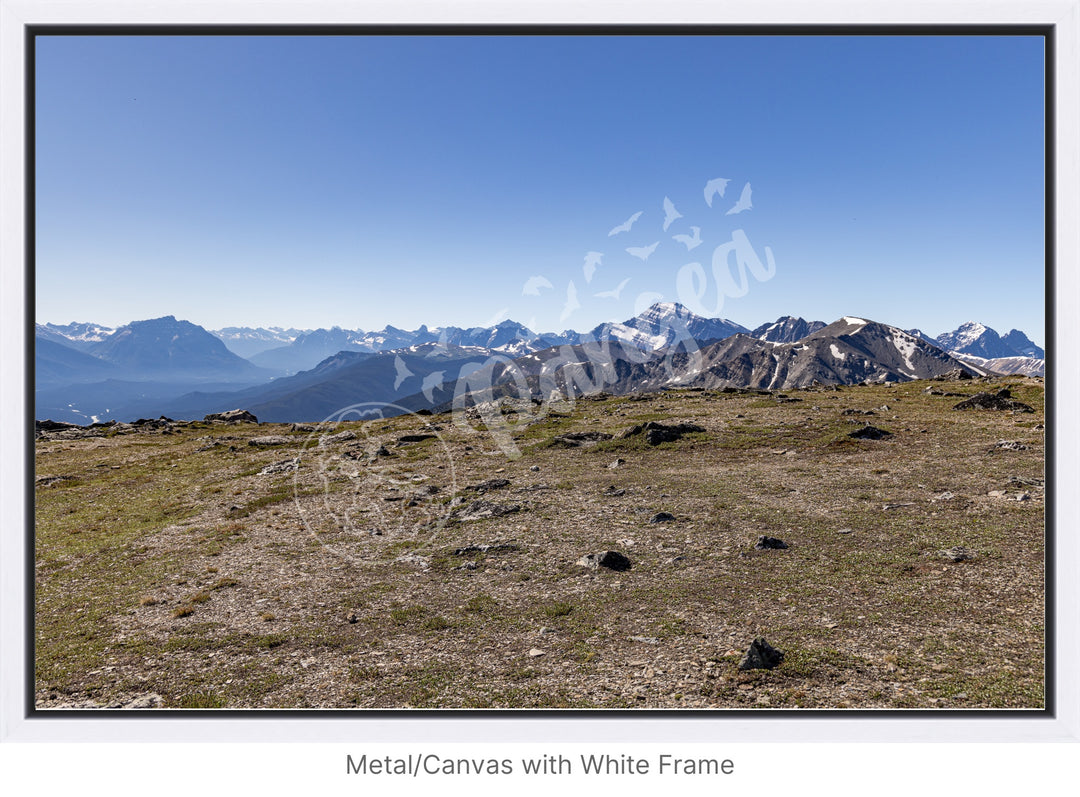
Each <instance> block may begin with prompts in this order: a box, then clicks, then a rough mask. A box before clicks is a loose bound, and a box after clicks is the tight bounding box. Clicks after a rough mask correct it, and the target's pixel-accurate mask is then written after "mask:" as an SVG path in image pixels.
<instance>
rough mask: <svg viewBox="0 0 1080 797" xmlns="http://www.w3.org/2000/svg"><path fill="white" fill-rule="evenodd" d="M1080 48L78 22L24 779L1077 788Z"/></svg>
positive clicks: (1014, 31)
mask: <svg viewBox="0 0 1080 797" xmlns="http://www.w3.org/2000/svg"><path fill="white" fill-rule="evenodd" d="M182 5H183V4H177V6H182ZM1058 5H1059V6H1060V8H1057V6H1054V4H1050V6H1048V8H1049V7H1051V6H1052V7H1054V9H1056V10H1055V11H1054V12H1053V13H1051V12H1050V11H1046V12H1045V13H1046V16H1037V15H1032V14H1029V13H1027V12H1026V11H1021V10H1018V11H1017V12H1016V13H1015V14H1014V15H1012V16H1008V17H1006V18H989V17H988V16H987V15H988V14H990V13H991V12H990V11H988V10H987V9H984V8H981V7H980V6H979V4H973V5H972V8H971V11H972V13H971V19H968V20H960V21H958V20H955V19H951V18H950V19H945V18H934V17H935V14H934V13H933V12H932V11H929V12H927V16H926V18H923V19H908V18H904V17H903V16H902V15H901V14H900V12H894V11H893V10H891V9H890V8H889V6H888V5H886V4H878V3H874V4H871V6H872V8H873V9H874V11H875V13H876V14H878V15H880V19H869V20H866V19H863V18H862V17H861V13H860V19H859V21H858V24H856V22H855V20H854V19H853V18H851V19H849V18H845V17H844V14H845V13H846V14H847V15H848V16H851V14H853V10H852V8H851V7H846V10H845V7H841V6H836V7H835V8H834V7H832V6H829V5H823V6H822V9H821V10H822V16H821V18H820V19H817V20H813V19H807V18H805V16H803V15H802V14H801V12H797V11H789V12H788V13H786V14H785V13H784V10H783V9H779V7H778V9H779V11H778V13H777V14H776V15H775V17H774V16H771V15H770V16H769V17H768V18H754V19H748V18H745V17H744V16H742V14H743V13H745V12H739V11H737V10H734V9H730V8H729V9H726V12H727V15H725V13H723V10H722V9H723V7H722V6H721V7H718V10H717V12H716V13H715V14H705V15H704V16H702V14H698V15H697V16H693V18H686V19H684V18H683V17H678V18H677V19H663V18H662V16H663V14H662V12H661V10H657V9H653V10H648V11H642V10H641V9H637V13H635V14H630V13H629V12H627V13H628V15H627V16H624V17H622V18H614V17H613V18H605V19H595V20H594V19H588V20H583V21H582V22H580V23H579V22H577V21H571V20H569V19H560V18H559V17H558V12H557V9H555V8H552V9H549V10H548V11H547V14H548V15H547V16H545V14H544V12H540V16H539V17H535V16H534V17H529V18H528V19H527V20H521V19H515V18H513V16H512V15H506V16H504V14H503V13H502V12H491V14H489V15H488V16H484V15H483V14H481V15H480V16H479V17H478V16H477V13H478V12H475V11H471V10H470V11H468V12H462V13H461V14H460V15H458V16H454V15H452V14H451V13H450V12H449V11H444V12H441V14H440V15H437V16H431V15H430V14H418V15H417V16H415V17H410V18H407V19H403V18H401V17H400V16H397V17H394V16H391V17H387V16H386V15H385V13H384V12H383V11H381V10H379V9H366V11H365V9H364V8H363V6H361V8H360V9H353V10H351V11H346V12H342V13H344V14H345V17H344V18H340V19H339V18H320V17H318V16H317V14H318V7H317V6H316V7H315V14H316V16H315V17H309V16H308V13H309V12H308V11H307V10H306V9H305V10H304V11H303V12H302V13H301V12H299V11H297V12H296V13H292V12H287V13H284V16H282V17H278V16H275V14H278V13H279V12H276V11H274V12H271V11H265V12H264V10H262V9H260V10H258V14H259V15H262V14H264V13H265V14H266V18H262V16H245V14H246V13H247V12H248V11H250V9H247V8H245V7H244V6H242V5H240V4H224V5H223V6H222V9H221V10H220V11H214V12H207V18H206V19H200V20H198V21H197V23H198V24H191V23H192V21H193V20H191V19H190V18H188V17H186V16H183V14H182V13H181V14H180V15H179V16H177V15H175V11H174V13H172V14H171V13H170V9H171V8H172V4H162V7H163V11H162V15H161V17H160V18H157V17H154V15H152V14H151V15H150V16H148V17H145V18H144V17H142V16H139V17H137V18H130V17H127V18H121V17H118V16H117V15H116V14H115V13H113V12H112V11H111V10H110V9H108V8H107V7H106V6H102V8H101V11H100V13H94V12H93V11H90V12H88V13H86V14H85V15H83V16H77V17H75V18H69V19H56V18H55V17H54V14H55V13H56V10H55V9H50V8H49V7H48V6H47V5H44V4H43V5H42V6H40V7H39V6H37V5H35V4H30V6H29V8H30V9H31V12H30V13H29V16H28V17H26V18H25V19H20V20H18V21H17V22H13V21H11V20H10V19H9V21H7V22H6V23H5V28H4V32H3V34H4V36H5V38H4V41H5V43H11V42H14V43H15V45H16V46H17V51H16V52H17V53H21V55H22V57H23V64H22V67H23V68H22V69H16V68H15V67H16V66H18V65H17V64H15V65H13V64H12V63H11V61H14V60H16V59H15V57H14V55H13V54H12V52H11V51H10V49H9V53H8V55H7V56H6V57H7V58H8V59H9V62H6V64H5V75H4V90H5V92H6V97H7V99H6V102H5V105H4V111H5V117H6V118H5V122H4V124H5V132H7V131H11V130H14V131H15V132H16V134H17V135H16V140H21V141H22V143H23V145H24V148H23V149H21V150H20V149H19V148H18V147H15V148H14V150H13V149H12V147H11V141H12V138H11V136H9V137H8V145H7V147H6V148H5V151H4V153H3V156H4V159H5V160H4V169H5V172H4V174H5V194H4V196H5V199H10V198H11V197H14V200H15V201H16V203H17V204H18V205H20V206H21V211H22V212H21V213H14V212H11V207H12V204H11V203H10V202H9V203H8V205H7V207H8V209H9V210H8V211H5V214H4V219H3V223H4V229H5V237H6V238H7V240H6V241H5V249H4V254H5V265H4V277H5V280H6V281H7V282H8V284H10V285H13V286H18V287H19V288H20V290H18V291H14V292H5V299H4V302H5V320H4V333H5V361H6V362H5V365H4V368H5V371H4V375H5V380H4V395H5V405H4V406H5V412H4V417H5V419H6V420H7V421H8V424H7V426H8V428H9V429H17V430H21V436H20V435H15V434H13V435H6V436H5V438H4V447H5V448H4V458H3V462H4V467H5V477H4V480H3V489H4V495H5V498H4V505H5V513H10V515H9V514H5V524H4V528H5V538H4V545H5V549H4V551H5V555H4V557H3V559H4V568H5V573H7V574H8V575H9V576H10V578H9V581H8V583H9V584H12V583H16V582H13V581H11V580H10V579H12V578H13V579H16V581H17V582H18V583H21V584H22V585H23V591H22V595H23V596H24V598H25V606H24V607H23V608H24V612H23V614H22V615H21V616H19V615H18V614H17V613H16V612H14V611H13V610H11V606H10V605H8V606H7V608H5V623H6V625H5V637H4V640H5V646H6V645H7V644H8V643H11V642H13V641H15V642H17V643H18V644H19V645H21V646H22V648H21V649H23V650H25V654H26V655H25V656H24V660H23V662H22V671H21V672H20V673H18V675H21V679H20V678H18V677H14V676H13V672H15V671H13V670H12V669H11V666H10V665H9V667H8V675H7V676H6V677H7V678H8V679H11V678H13V677H14V680H13V681H9V682H8V683H6V684H5V687H6V688H7V689H8V694H11V693H12V690H15V691H20V690H21V692H22V694H23V701H22V703H21V704H20V705H14V704H13V703H12V702H11V701H10V700H7V701H6V702H5V712H7V715H8V716H9V717H10V718H11V719H10V720H9V727H11V728H18V729H20V730H18V731H16V733H17V734H19V733H21V734H29V735H31V736H33V735H36V734H44V735H46V736H48V735H49V734H50V733H52V732H54V731H50V727H51V728H53V729H57V728H66V729H72V730H70V732H71V733H74V735H75V736H76V737H78V736H79V735H80V734H82V733H84V732H85V729H87V728H102V729H106V730H104V731H103V732H104V733H106V734H115V735H116V737H117V738H120V739H122V738H124V737H125V736H126V735H128V734H129V729H131V728H133V727H136V728H139V729H140V730H139V731H138V732H137V733H138V734H139V735H141V734H143V733H148V734H151V735H153V734H157V733H163V734H165V735H167V736H173V737H179V738H180V739H183V738H184V736H185V734H186V733H188V732H189V731H190V730H191V729H192V728H194V727H198V728H200V729H210V730H209V731H208V732H209V733H211V734H214V733H217V732H219V731H217V730H214V729H215V728H217V729H223V730H220V732H221V733H225V734H227V733H229V731H228V730H227V729H228V727H229V724H230V723H232V722H245V723H248V724H247V725H246V726H245V727H246V728H248V729H249V730H248V731H245V733H248V732H250V733H251V734H252V737H251V738H252V740H258V739H259V738H260V735H261V734H264V733H266V732H268V731H267V730H266V729H267V727H268V726H267V724H266V723H264V722H260V721H262V720H273V721H274V722H275V723H276V722H279V721H280V722H283V723H285V726H284V727H288V728H305V729H316V732H323V733H325V734H327V736H326V738H335V735H336V734H339V733H340V728H341V727H342V725H341V721H342V720H343V719H344V720H346V721H347V722H348V728H349V731H348V733H349V734H351V735H352V736H353V737H355V736H357V735H358V734H359V735H363V734H367V733H371V732H375V731H374V729H375V728H376V727H378V728H379V730H378V733H379V736H380V738H381V739H383V740H386V741H400V740H404V739H409V738H417V735H419V736H426V737H427V738H433V739H438V738H444V737H445V736H446V734H447V733H448V732H450V733H451V734H459V733H460V734H463V735H464V737H468V736H470V735H471V736H474V737H476V738H481V737H490V736H491V735H492V734H496V735H498V734H501V733H504V732H506V729H526V730H524V731H523V732H524V733H525V735H526V736H528V735H529V734H533V733H535V734H537V735H538V736H537V737H535V738H548V739H550V740H558V739H578V740H589V739H600V738H603V735H602V734H603V732H602V730H601V728H602V727H608V725H605V723H606V724H610V723H612V722H615V723H618V724H620V726H621V727H624V728H626V729H627V733H628V734H629V735H630V737H631V738H635V739H638V740H639V741H643V742H644V741H648V740H649V734H650V733H651V732H653V731H654V730H655V728H657V727H660V726H659V723H662V724H663V726H664V727H666V728H669V729H671V730H670V731H669V732H670V733H671V734H673V736H672V738H682V739H684V740H687V741H689V740H691V739H701V738H702V736H703V735H704V737H707V738H711V739H722V738H731V735H732V734H733V733H738V734H740V735H741V738H746V739H749V740H760V739H765V738H776V736H777V734H779V735H780V736H781V737H783V738H789V739H795V740H797V739H800V738H804V737H805V736H806V734H807V733H808V732H811V730H810V729H813V730H812V733H814V734H824V736H825V737H829V736H830V735H832V736H833V738H835V739H836V740H840V741H847V740H855V738H867V737H873V738H876V739H877V740H896V739H898V738H903V737H904V736H905V735H907V734H915V735H919V736H920V737H921V738H927V737H930V738H933V737H935V735H936V737H938V738H948V737H950V736H954V735H955V733H956V731H955V729H956V728H958V727H961V726H962V727H963V728H965V729H966V730H965V733H968V734H969V739H970V740H971V741H978V740H981V739H983V738H987V739H999V740H1000V739H1003V738H1014V737H1017V736H1021V735H1031V734H1035V735H1038V734H1040V733H1042V734H1045V735H1046V736H1048V737H1053V736H1062V735H1064V736H1068V735H1069V733H1072V734H1073V738H1075V731H1076V728H1075V717H1073V724H1072V726H1071V730H1070V729H1069V728H1070V726H1068V722H1067V716H1069V709H1068V708H1067V707H1068V706H1070V705H1072V703H1073V701H1075V697H1076V690H1075V675H1074V674H1070V673H1069V672H1068V671H1067V668H1066V667H1063V666H1062V658H1061V656H1062V655H1063V654H1064V652H1065V651H1067V650H1072V649H1073V648H1075V627H1071V626H1070V627H1068V628H1066V627H1065V625H1064V624H1063V623H1062V620H1063V615H1062V612H1064V611H1066V610H1067V609H1069V608H1070V607H1074V606H1075V602H1073V603H1071V604H1070V603H1069V602H1068V601H1063V600H1062V596H1063V595H1065V594H1066V593H1063V592H1062V590H1072V591H1073V592H1072V593H1069V594H1073V595H1075V586H1074V585H1072V584H1065V583H1063V579H1062V575H1063V574H1064V571H1063V569H1062V568H1063V566H1065V565H1070V564H1071V565H1072V566H1075V542H1074V541H1073V540H1072V535H1071V534H1070V532H1071V531H1073V530H1075V506H1074V505H1075V499H1074V497H1073V496H1071V495H1069V494H1068V490H1067V489H1064V490H1063V489H1062V487H1063V485H1066V484H1069V483H1072V482H1070V481H1069V478H1070V475H1069V474H1072V476H1073V477H1074V476H1075V461H1074V460H1073V456H1074V455H1075V453H1076V452H1075V450H1073V449H1070V448H1069V445H1070V443H1069V440H1070V438H1069V437H1068V432H1069V429H1072V430H1073V431H1074V432H1075V421H1074V420H1072V419H1070V418H1069V417H1068V416H1069V415H1070V413H1069V411H1068V407H1067V406H1066V405H1065V404H1063V401H1065V402H1068V401H1069V396H1070V395H1073V394H1072V393H1070V391H1071V390H1073V389H1075V388H1076V385H1075V381H1076V379H1075V369H1074V368H1073V369H1070V364H1071V363H1073V360H1072V358H1073V357H1074V354H1073V352H1074V348H1073V347H1074V346H1075V345H1077V341H1076V335H1075V331H1074V330H1072V329H1071V327H1070V325H1069V320H1070V318H1071V312H1070V311H1071V310H1072V309H1073V308H1072V307H1071V305H1070V303H1069V302H1068V299H1069V298H1070V297H1071V298H1073V299H1075V273H1076V271H1075V268H1072V269H1069V268H1068V266H1075V265H1076V255H1077V253H1076V240H1075V235H1072V237H1069V235H1068V233H1067V231H1066V230H1065V229H1064V228H1065V227H1067V226H1068V225H1067V223H1066V222H1065V219H1069V218H1075V211H1076V210H1077V207H1076V199H1077V187H1076V174H1075V155H1076V103H1075V96H1072V97H1071V98H1070V99H1068V100H1066V101H1064V102H1063V101H1062V96H1063V92H1065V91H1066V89H1067V88H1068V87H1069V86H1071V87H1072V88H1073V89H1075V88H1076V82H1077V81H1076V74H1075V67H1076V39H1075V34H1076V30H1075V16H1074V17H1069V16H1068V15H1069V14H1072V15H1075V14H1076V11H1077V8H1076V5H1075V3H1069V2H1062V3H1060V4H1058ZM861 8H862V6H860V9H861ZM18 10H19V9H17V11H18ZM5 11H6V12H10V11H11V9H10V8H5ZM386 13H389V12H386ZM665 13H666V12H665ZM1055 14H1060V16H1055ZM237 15H239V17H243V18H239V17H238V16H237ZM492 15H493V16H492ZM698 16H701V17H702V18H698ZM151 17H154V18H151ZM1061 19H1073V22H1072V24H1071V27H1069V26H1065V27H1063V26H1062V24H1061V23H1060V22H1059V20H1061ZM178 23H184V24H178ZM811 23H817V24H811ZM13 109H14V110H16V111H18V113H17V115H15V116H13V115H12V113H11V111H12V110H13ZM1069 164H1071V167H1070V166H1069ZM19 166H21V170H20V168H19ZM1070 168H1071V171H1070V170H1069V169H1070ZM1063 169H1064V170H1063ZM18 174H21V175H22V176H23V177H24V180H23V182H22V184H23V185H24V186H25V194H22V195H21V194H20V192H19V190H18V189H15V190H14V192H13V191H12V190H11V189H10V185H11V184H14V185H18V184H19V182H18V181H14V183H13V180H14V177H15V176H16V175H18ZM1069 213H1072V215H1071V216H1070V215H1068V214H1069ZM12 232H13V233H14V234H13V235H11V234H9V233H12ZM20 242H21V243H20ZM1070 280H1071V282H1070ZM1070 285H1071V291H1070ZM19 294H21V295H19ZM31 331H32V332H33V334H32V335H31ZM19 341H22V346H21V348H20V346H19V343H18V342H19ZM20 352H21V353H22V355H23V356H22V357H21V358H20V357H17V356H16V357H15V358H14V359H12V358H9V357H7V355H8V354H9V353H12V354H14V355H19V354H20ZM20 359H21V366H22V369H23V370H22V376H20V373H19V372H18V369H17V368H16V365H17V364H18V363H17V362H16V361H17V360H20ZM1071 439H1072V445H1073V447H1074V448H1075V434H1074V435H1073V438H1071ZM20 496H21V501H16V499H18V498H20ZM15 503H17V504H18V505H19V506H22V507H23V513H22V514H21V515H20V514H18V512H17V511H13V510H12V506H13V505H14V504H15ZM6 594H7V597H9V598H10V597H11V593H10V591H9V592H8V593H6ZM1072 619H1073V620H1075V618H1072ZM1070 646H1071V647H1070ZM5 655H6V654H5ZM1072 664H1075V662H1073V663H1072ZM1073 708H1075V706H1074V707H1073ZM1063 712H1064V713H1063ZM1074 713H1075V712H1074ZM252 720H254V722H251V721H252ZM132 723H134V724H132ZM335 723H336V725H335ZM1063 723H1064V724H1063ZM260 726H261V727H262V728H263V730H260ZM387 728H389V729H390V732H389V735H387V732H386V729H387ZM80 729H82V730H80ZM317 729H322V730H321V731H319V730H317ZM650 729H652V730H650ZM853 729H855V730H853ZM63 732H64V733H67V732H69V731H63ZM305 732H306V731H305ZM552 734H554V735H552ZM337 738H340V737H339V736H338V737H337ZM458 738H461V737H458Z"/></svg>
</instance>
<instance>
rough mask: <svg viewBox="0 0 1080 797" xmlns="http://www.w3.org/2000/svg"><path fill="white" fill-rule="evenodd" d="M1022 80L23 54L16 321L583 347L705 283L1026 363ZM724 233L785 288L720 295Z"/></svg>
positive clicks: (300, 45)
mask: <svg viewBox="0 0 1080 797" xmlns="http://www.w3.org/2000/svg"><path fill="white" fill-rule="evenodd" d="M1042 70H1043V46H1042V40H1041V39H1039V38H1037V37H1004V36H1002V37H811V36H805V37H705V36H700V37H653V36H609V37H595V36H582V37H450V36H446V37H407V38H401V37H389V36H386V37H346V36H335V37H312V38H303V37H276V36H267V37H70V36H55V37H54V36H43V37H39V38H38V39H37V67H36V81H37V82H36V90H37V98H36V101H37V118H36V124H37V128H36V133H37V142H36V143H37V153H36V154H37V197H36V199H37V208H36V209H37V318H38V320H39V321H42V322H43V321H52V322H57V323H65V322H68V321H73V320H79V321H96V322H99V323H103V324H108V325H118V324H122V323H126V322H128V321H131V320H135V319H141V318H151V317H156V316H161V315H169V314H171V315H175V316H177V317H178V318H185V319H188V320H191V321H193V322H195V323H198V324H201V325H203V326H205V327H207V328H217V327H221V326H226V325H249V326H270V325H277V326H296V327H320V326H322V327H329V326H333V325H338V326H343V327H349V328H356V327H359V328H362V329H365V330H369V329H377V328H381V327H382V326H384V325H385V324H393V325H395V326H398V327H404V328H410V329H411V328H414V327H416V326H418V325H419V324H421V323H427V324H429V325H441V324H454V325H458V326H474V325H481V324H487V323H490V322H492V321H494V320H498V319H499V318H502V317H507V316H509V317H511V318H513V319H515V320H517V321H520V322H522V323H526V324H528V325H529V326H531V327H533V328H534V329H536V330H538V331H548V330H560V329H565V328H574V329H578V330H585V329H589V328H591V327H592V326H594V325H595V324H597V323H600V322H602V321H606V320H623V319H625V318H628V317H630V316H632V315H633V314H634V311H635V306H636V305H641V304H645V303H648V302H649V301H652V300H654V299H657V298H660V297H662V298H663V299H664V300H668V301H679V300H686V299H687V298H688V297H687V296H686V295H685V284H686V282H685V274H686V273H687V272H686V270H685V268H686V267H687V264H689V263H691V262H697V263H699V264H700V269H699V273H700V274H701V275H703V276H704V281H703V282H700V283H698V287H699V289H700V293H701V295H700V297H697V298H696V301H697V302H698V309H704V310H708V311H710V312H709V313H708V314H710V315H719V316H722V317H726V318H729V319H732V320H734V321H736V322H738V323H741V324H744V325H746V326H749V327H754V326H756V325H758V324H760V323H763V322H765V321H771V320H774V319H775V318H776V317H778V316H780V315H783V314H793V315H801V316H804V317H806V318H812V319H820V320H823V321H832V320H835V319H836V318H839V317H840V316H843V315H861V316H864V317H869V318H873V319H876V320H880V321H884V322H887V323H892V324H897V325H900V326H904V327H920V328H922V329H924V330H925V331H927V332H929V333H931V334H938V333H939V332H943V331H946V330H951V329H953V328H955V327H956V326H957V325H959V324H960V323H961V322H963V321H967V320H978V321H981V322H983V323H986V324H989V325H990V326H992V327H994V328H996V329H998V331H1000V332H1002V333H1004V332H1006V331H1008V330H1009V329H1010V328H1013V327H1016V328H1020V329H1023V330H1024V331H1025V332H1027V333H1028V334H1029V335H1030V336H1031V337H1032V338H1033V339H1034V340H1036V341H1037V342H1039V343H1042V342H1043V341H1044V339H1045V338H1044V333H1043V325H1044V304H1045V296H1044V291H1045V285H1044V279H1043V258H1044V247H1043V216H1044V202H1043V197H1044V181H1043V157H1044V151H1043V134H1044V131H1043V74H1042ZM714 178H726V179H729V180H730V183H728V185H727V189H726V191H725V194H724V196H723V197H722V198H721V197H715V198H714V201H713V206H712V207H711V208H710V207H709V206H707V205H706V203H705V199H704V187H705V184H706V182H707V181H709V180H712V179H714ZM746 183H750V184H751V186H752V207H751V208H750V209H747V210H744V211H742V212H739V213H732V214H728V212H727V211H728V210H729V209H731V208H732V206H733V205H734V203H735V201H736V200H737V199H738V198H739V196H740V194H741V192H742V189H743V186H744V185H745V184H746ZM665 197H668V198H669V199H670V200H671V201H672V203H673V204H674V206H675V208H676V209H677V211H678V212H679V213H681V214H682V217H681V218H678V219H675V220H674V221H673V222H672V223H671V224H670V227H669V229H668V230H667V231H664V230H663V229H662V225H663V221H664V210H663V200H664V198H665ZM638 211H641V212H642V215H641V217H640V218H639V219H638V220H637V221H636V222H635V224H634V225H633V227H632V228H631V229H630V231H629V232H625V233H620V234H618V235H615V236H609V235H608V233H609V231H610V230H611V229H612V228H614V227H615V226H616V225H619V224H620V223H622V222H624V221H626V220H627V219H628V218H629V217H630V216H631V215H632V214H634V213H636V212H638ZM691 225H693V226H698V227H700V237H701V239H702V241H703V243H702V244H701V245H700V246H697V247H696V248H694V249H693V250H692V251H690V250H688V249H687V248H686V246H685V245H683V244H682V243H679V242H677V241H675V240H673V238H672V236H673V235H676V234H689V233H690V227H691ZM737 230H741V231H742V234H743V235H744V236H745V239H746V240H747V241H748V242H749V243H750V245H751V247H752V248H753V250H754V252H755V253H756V254H757V255H758V257H759V258H760V259H761V260H762V262H763V263H765V264H767V261H766V256H765V248H766V247H768V248H769V250H770V251H771V252H772V254H773V257H774V263H775V273H774V274H773V275H772V276H771V278H756V277H755V276H754V275H753V273H751V274H749V275H748V277H747V280H746V282H745V290H742V291H738V290H733V289H732V287H731V281H730V280H729V281H728V285H729V287H728V289H727V290H726V291H725V290H722V289H718V284H719V283H718V280H717V276H716V275H717V274H720V275H721V276H722V272H721V270H720V265H719V260H722V259H723V258H722V255H723V252H724V251H726V250H721V254H720V255H717V254H716V250H717V248H718V247H721V246H722V245H723V244H724V243H726V242H729V241H731V240H732V239H733V236H734V235H735V232H736V231H737ZM653 243H658V244H659V245H658V246H657V247H656V249H655V250H654V251H653V252H652V254H651V255H649V257H648V259H647V261H642V260H640V259H638V258H635V257H633V256H632V255H631V254H629V253H627V252H626V248H628V247H646V246H650V245H651V244H653ZM590 251H595V252H601V253H602V254H603V257H602V259H601V262H600V265H599V266H597V267H596V269H595V273H593V274H591V280H587V279H586V274H585V273H584V271H583V262H584V258H585V255H586V253H587V252H590ZM714 257H716V258H718V265H717V267H716V269H715V270H714V263H713V259H714ZM691 268H693V267H691ZM724 268H728V269H729V271H728V273H731V274H737V271H736V266H735V265H734V259H732V260H731V261H727V262H725V263H724ZM680 272H682V273H683V274H684V280H683V283H680V282H679V278H678V275H679V273H680ZM531 277H543V278H544V279H545V280H546V282H548V283H550V284H551V286H552V287H551V288H547V287H540V288H537V289H536V295H533V294H531V293H530V294H523V287H524V286H525V284H526V282H527V281H528V280H529V279H530V278H531ZM627 279H629V282H627V283H626V284H625V285H624V286H623V289H622V291H621V293H620V294H619V298H618V299H615V298H613V297H611V296H607V297H596V296H595V294H597V293H603V292H610V291H613V290H615V289H616V288H617V287H618V286H619V285H620V284H621V283H623V282H624V281H625V280H627ZM534 282H535V281H534ZM571 282H572V283H573V287H572V288H571V285H570V283H571ZM736 282H737V280H736ZM540 284H541V285H544V284H545V283H540ZM680 284H682V285H683V292H682V294H680V289H679V286H680ZM571 292H572V293H573V294H574V295H575V296H576V302H570V301H568V296H569V294H570V293H571ZM740 293H741V295H736V294H740ZM690 298H694V297H690ZM575 304H576V305H578V306H577V307H576V308H575V306H574V305H575Z"/></svg>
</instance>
